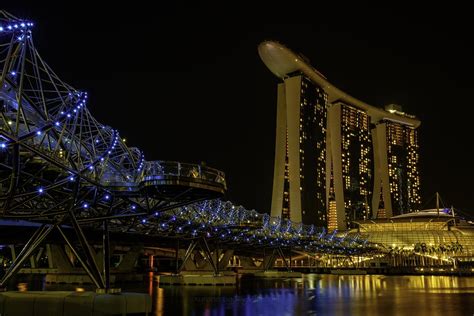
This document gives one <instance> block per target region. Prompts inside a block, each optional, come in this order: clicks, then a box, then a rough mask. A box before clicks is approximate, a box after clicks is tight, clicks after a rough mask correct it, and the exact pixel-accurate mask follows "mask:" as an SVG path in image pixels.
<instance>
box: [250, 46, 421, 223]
mask: <svg viewBox="0 0 474 316" xmlns="http://www.w3.org/2000/svg"><path fill="white" fill-rule="evenodd" d="M259 54H260V57H261V58H262V60H263V62H264V63H265V65H266V66H267V67H268V68H269V69H270V70H271V71H272V72H273V73H274V74H275V75H276V76H278V77H279V78H281V79H282V81H283V82H282V83H280V84H279V85H278V98H277V99H278V102H277V103H278V104H277V132H276V147H275V169H274V178H273V195H272V209H271V215H272V216H281V217H284V218H290V219H291V220H292V221H296V222H297V221H302V222H303V223H304V224H315V225H317V226H325V227H327V228H329V229H332V230H333V229H338V230H346V229H349V228H351V227H354V224H355V223H354V222H355V221H359V220H367V219H374V218H377V216H378V215H379V216H385V217H391V216H393V215H397V214H403V213H407V212H412V211H417V210H418V208H419V206H420V202H421V198H420V177H419V171H418V160H419V153H418V152H419V145H418V135H417V130H416V128H417V127H418V126H419V125H420V121H419V120H417V119H416V118H415V117H414V116H412V115H409V114H406V113H404V112H403V111H402V109H401V107H400V106H398V105H393V104H392V105H389V106H388V107H386V108H385V109H382V108H378V107H374V106H371V105H368V104H367V103H365V102H362V101H360V100H358V99H356V98H354V97H352V96H350V95H348V94H347V93H345V92H343V91H341V90H339V89H338V88H336V87H335V86H333V85H332V84H331V83H329V82H328V81H327V79H326V77H324V75H322V74H321V73H319V72H318V71H317V70H316V69H314V68H313V67H312V66H311V65H310V64H309V62H308V61H307V58H303V57H302V56H300V55H298V54H295V53H294V52H292V51H291V50H289V49H288V48H286V47H285V46H283V45H281V44H279V43H277V42H273V41H267V42H263V43H261V44H260V45H259Z"/></svg>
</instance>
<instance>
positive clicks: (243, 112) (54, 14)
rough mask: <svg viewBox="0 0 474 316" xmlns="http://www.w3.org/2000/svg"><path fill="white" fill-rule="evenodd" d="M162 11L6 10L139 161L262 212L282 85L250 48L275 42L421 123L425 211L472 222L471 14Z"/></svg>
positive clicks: (337, 81)
mask: <svg viewBox="0 0 474 316" xmlns="http://www.w3.org/2000/svg"><path fill="white" fill-rule="evenodd" d="M96 2H97V3H98V2H99V1H96ZM162 2H163V1H154V2H153V3H154V4H153V6H152V5H151V4H147V5H146V4H144V3H146V2H144V3H140V2H139V1H131V2H127V3H126V5H121V4H116V5H114V6H110V7H101V8H99V7H97V4H96V5H95V6H90V5H87V4H83V3H82V2H77V3H75V2H71V3H74V7H73V6H71V5H69V6H68V7H66V6H64V7H58V6H52V5H51V6H48V5H45V4H44V3H45V2H41V4H42V7H35V6H32V5H31V4H28V3H26V2H25V3H22V1H11V3H10V5H8V4H5V5H6V6H4V7H3V9H6V10H8V11H9V12H10V13H12V14H14V15H16V16H18V17H22V18H27V19H30V20H32V21H34V22H35V23H36V24H35V30H34V39H35V42H36V46H37V48H38V50H39V52H40V54H41V55H42V57H43V58H44V59H45V60H46V61H47V63H48V64H49V65H50V66H51V67H52V68H53V69H54V70H55V72H56V73H57V74H58V75H59V76H60V77H61V78H63V80H64V81H66V82H68V83H69V84H71V85H72V86H74V87H76V88H77V89H80V90H86V91H88V92H89V95H90V98H89V103H88V107H89V109H90V110H91V111H92V113H94V115H95V117H96V118H97V119H98V120H99V121H100V122H102V123H104V124H107V125H111V126H113V127H114V128H117V129H118V130H119V131H120V134H121V136H123V137H126V138H127V143H128V144H129V145H133V146H136V147H139V148H140V149H142V150H143V151H144V152H145V157H146V159H147V160H178V161H182V162H195V163H199V162H201V161H204V162H206V163H207V164H208V165H209V166H212V167H215V168H218V169H221V170H223V171H225V172H226V175H227V180H228V186H229V192H228V198H229V199H230V200H232V201H233V202H235V203H237V204H242V205H244V206H245V207H246V208H255V209H257V210H258V211H260V212H263V211H268V210H269V208H270V200H271V189H272V177H273V154H274V133H275V113H276V89H277V83H278V81H279V80H278V78H276V77H275V76H274V75H273V74H272V73H271V72H270V71H269V70H268V69H267V68H266V66H265V65H264V64H263V62H261V60H260V58H259V56H258V53H257V45H258V44H259V43H260V42H261V41H263V40H266V39H272V40H278V41H280V42H281V43H283V44H285V45H286V46H287V47H289V48H291V49H292V50H294V51H296V52H299V53H302V54H304V55H305V56H306V57H308V58H309V59H310V61H311V63H312V64H313V66H314V67H315V68H316V69H318V70H319V71H320V72H322V73H323V74H324V75H325V76H326V77H327V78H328V79H329V81H330V82H332V83H333V84H334V85H336V86H337V87H339V88H340V89H342V90H343V91H346V92H348V93H349V94H351V95H353V96H354V97H356V98H359V99H361V100H363V101H365V102H367V103H369V104H372V105H375V106H384V105H385V104H388V103H398V104H401V105H402V106H403V109H404V110H405V111H406V112H408V113H411V114H414V115H416V116H417V117H418V118H420V119H421V121H422V124H421V126H420V128H419V132H420V145H421V166H420V167H421V186H422V198H423V201H424V202H428V200H429V199H430V198H431V197H432V196H433V195H434V194H435V192H436V191H439V192H440V195H441V197H442V199H443V200H444V201H445V203H446V205H447V206H450V205H454V207H455V208H457V209H459V210H461V211H464V212H467V213H471V214H474V195H473V194H472V183H473V182H472V179H473V176H474V172H473V170H474V167H473V159H472V154H471V152H472V150H471V146H472V144H473V142H472V135H473V132H472V129H473V124H474V119H473V116H472V115H471V113H472V107H473V98H472V91H473V88H472V87H473V76H472V72H473V68H474V67H473V66H474V62H473V57H474V54H473V48H472V44H471V42H472V38H473V37H472V30H473V29H474V28H473V27H472V24H471V23H470V22H469V21H470V20H471V17H470V16H469V15H468V14H469V10H467V9H465V10H463V8H461V7H457V8H456V10H450V9H448V8H446V7H433V6H430V7H423V8H414V7H413V6H410V7H397V8H395V7H392V8H389V7H374V6H367V5H366V4H365V3H363V2H357V4H356V7H350V8H347V7H346V8H345V9H342V7H343V6H342V5H340V6H339V7H332V8H329V7H321V6H317V7H313V8H312V7H307V8H306V7H305V6H304V5H303V4H302V3H301V4H299V5H296V2H295V5H288V7H289V8H284V9H283V7H281V6H279V5H277V4H276V2H275V5H274V9H269V8H268V7H267V8H257V7H256V6H250V5H249V6H246V7H244V6H243V5H241V6H232V5H230V4H229V3H227V2H225V1H223V2H221V6H219V5H216V4H211V3H207V4H205V5H202V4H194V5H192V6H189V5H187V4H183V3H181V4H180V3H179V2H178V4H176V5H172V6H171V5H167V6H163V5H162V4H161V3H162ZM116 3H118V1H116ZM150 3H151V2H150ZM289 3H290V2H288V4H289ZM316 3H317V2H313V6H314V5H315V4H316ZM279 8H280V9H279ZM427 206H429V207H434V203H430V204H428V205H427Z"/></svg>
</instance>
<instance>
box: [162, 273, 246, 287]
mask: <svg viewBox="0 0 474 316" xmlns="http://www.w3.org/2000/svg"><path fill="white" fill-rule="evenodd" d="M155 280H156V281H157V282H159V283H160V284H166V285H167V284H169V285H235V284H236V283H237V277H236V275H235V274H225V275H224V274H218V275H214V274H197V273H196V274H170V275H158V276H155Z"/></svg>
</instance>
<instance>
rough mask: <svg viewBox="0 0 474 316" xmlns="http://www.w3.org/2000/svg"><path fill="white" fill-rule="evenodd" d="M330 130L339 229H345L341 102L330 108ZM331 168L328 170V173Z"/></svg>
mask: <svg viewBox="0 0 474 316" xmlns="http://www.w3.org/2000/svg"><path fill="white" fill-rule="evenodd" d="M328 130H330V135H331V140H330V143H331V157H332V175H333V179H334V181H333V185H334V195H335V204H336V214H337V229H338V230H344V229H346V228H347V225H346V209H345V205H344V187H343V182H342V153H341V104H340V103H337V104H332V105H331V106H330V107H329V110H328ZM330 172H331V170H327V172H326V175H327V174H328V173H330Z"/></svg>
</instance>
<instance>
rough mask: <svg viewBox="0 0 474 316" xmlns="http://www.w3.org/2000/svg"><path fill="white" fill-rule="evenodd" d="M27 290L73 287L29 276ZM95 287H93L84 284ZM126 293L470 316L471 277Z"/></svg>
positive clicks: (249, 283) (249, 306)
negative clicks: (49, 282) (46, 282)
mask: <svg viewBox="0 0 474 316" xmlns="http://www.w3.org/2000/svg"><path fill="white" fill-rule="evenodd" d="M14 282H28V283H29V289H30V290H74V289H75V288H76V287H77V286H78V285H67V284H54V285H53V284H50V285H49V284H45V283H44V282H43V281H42V278H41V280H40V279H36V278H33V277H32V276H30V277H28V278H27V279H25V280H12V285H11V288H12V289H13V288H15V287H14ZM81 287H84V288H85V289H86V290H94V288H93V286H92V285H84V286H81ZM117 287H121V288H122V291H124V292H143V293H149V294H150V295H151V297H152V301H153V313H152V315H156V316H158V315H209V316H211V315H212V316H214V315H216V316H221V315H222V316H224V315H226V316H227V315H238V316H247V315H248V316H254V315H263V316H266V315H270V316H280V315H335V316H339V315H364V316H365V315H368V316H370V315H383V316H388V315H410V314H412V315H413V316H425V315H430V316H431V315H444V316H451V315H474V277H456V276H383V275H339V276H338V275H328V274H323V275H316V274H307V275H304V276H303V278H297V279H255V278H241V279H239V282H238V284H237V286H159V285H158V284H157V283H156V282H153V274H150V275H147V277H146V281H145V282H143V283H138V284H137V283H135V284H121V285H120V284H119V285H117Z"/></svg>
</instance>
